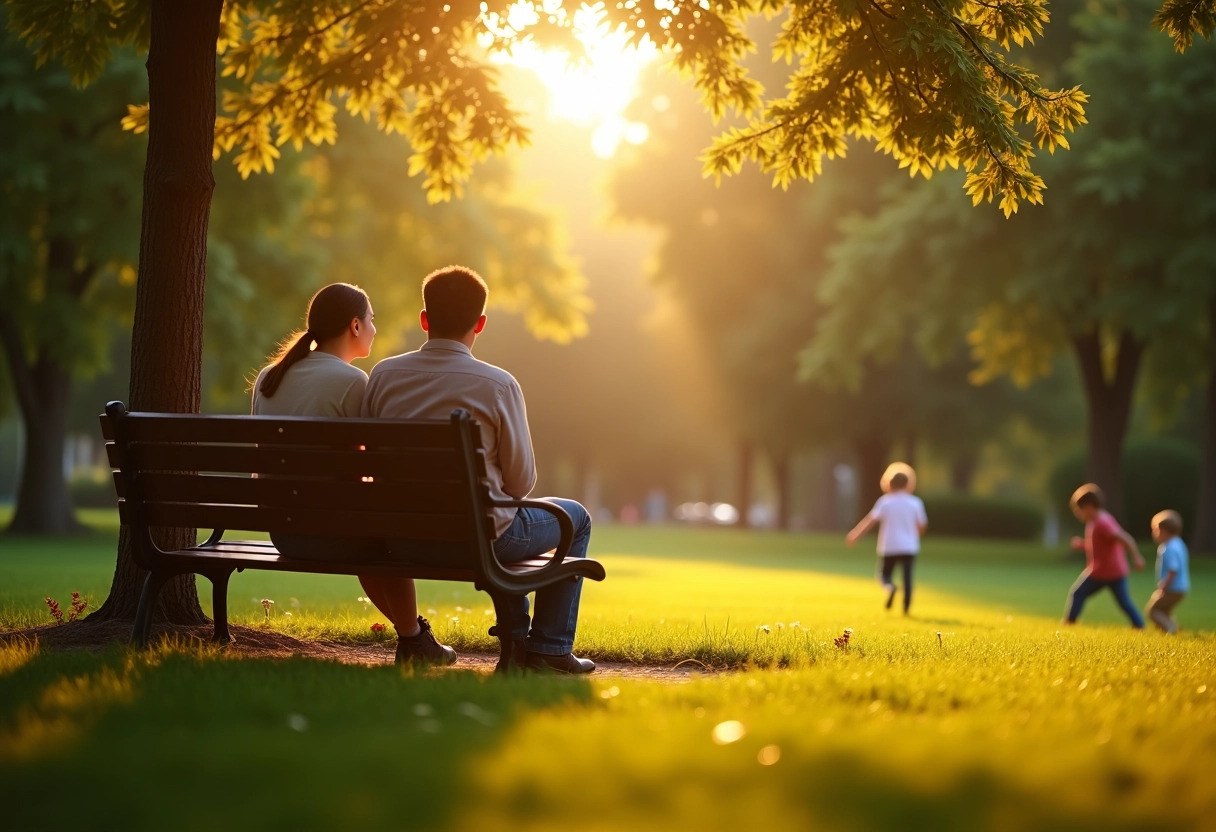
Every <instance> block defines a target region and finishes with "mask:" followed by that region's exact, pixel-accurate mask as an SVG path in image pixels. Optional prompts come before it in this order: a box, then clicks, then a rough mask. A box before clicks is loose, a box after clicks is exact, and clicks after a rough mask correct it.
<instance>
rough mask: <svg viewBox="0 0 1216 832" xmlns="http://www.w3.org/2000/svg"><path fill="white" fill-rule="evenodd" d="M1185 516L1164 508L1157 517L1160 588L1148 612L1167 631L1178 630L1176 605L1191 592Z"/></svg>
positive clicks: (1150, 600)
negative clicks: (1185, 537)
mask: <svg viewBox="0 0 1216 832" xmlns="http://www.w3.org/2000/svg"><path fill="white" fill-rule="evenodd" d="M1181 534H1182V517H1181V516H1180V515H1179V514H1178V512H1176V511H1161V512H1158V513H1157V514H1156V515H1154V516H1153V540H1155V541H1157V543H1158V544H1159V545H1158V547H1157V590H1156V591H1155V592H1154V593H1153V597H1152V598H1150V599H1149V601H1148V606H1147V607H1146V608H1145V610H1144V612H1145V614H1146V615H1147V616H1148V617H1149V618H1150V619H1151V620H1152V622H1153V623H1154V624H1156V625H1157V626H1158V627H1160V628H1161V629H1162V630H1164V631H1165V632H1167V633H1176V632H1178V621H1177V620H1176V619H1175V618H1174V607H1176V606H1178V604H1179V602H1181V601H1182V599H1183V598H1185V597H1186V594H1187V593H1188V592H1190V591H1191V574H1190V570H1189V569H1188V568H1187V557H1188V553H1187V549H1186V544H1185V543H1183V542H1182V538H1181V537H1180V535H1181Z"/></svg>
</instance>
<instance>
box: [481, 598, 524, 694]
mask: <svg viewBox="0 0 1216 832" xmlns="http://www.w3.org/2000/svg"><path fill="white" fill-rule="evenodd" d="M490 598H491V599H492V600H493V602H494V612H495V618H496V619H497V623H496V624H495V625H494V626H493V627H491V628H490V635H492V636H497V637H498V664H497V665H496V666H495V667H494V672H495V673H499V674H504V673H517V672H520V671H522V670H523V669H524V665H525V663H526V661H527V658H528V646H527V642H526V641H524V640H523V639H519V638H512V637H511V621H512V616H514V615H516V614H517V611H516V610H514V609H512V608H510V607H508V606H507V605H506V604H505V603H504V601H505V599H503V598H501V597H500V596H498V595H490ZM525 616H526V613H525Z"/></svg>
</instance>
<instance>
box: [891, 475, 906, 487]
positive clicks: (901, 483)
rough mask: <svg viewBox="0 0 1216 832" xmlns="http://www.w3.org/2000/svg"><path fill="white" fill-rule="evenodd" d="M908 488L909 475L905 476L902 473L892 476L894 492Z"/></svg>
mask: <svg viewBox="0 0 1216 832" xmlns="http://www.w3.org/2000/svg"><path fill="white" fill-rule="evenodd" d="M907 487H908V475H907V474H905V473H903V472H902V471H901V472H900V473H898V474H894V475H892V477H891V489H892V490H895V489H900V488H907Z"/></svg>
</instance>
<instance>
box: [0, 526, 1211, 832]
mask: <svg viewBox="0 0 1216 832" xmlns="http://www.w3.org/2000/svg"><path fill="white" fill-rule="evenodd" d="M90 519H91V520H92V521H93V522H95V523H97V524H98V525H99V526H101V527H102V528H101V530H100V531H99V532H98V534H97V535H96V536H95V537H93V538H87V539H83V540H80V539H77V540H67V541H65V540H49V541H35V540H28V539H27V540H18V539H12V538H8V539H4V538H0V626H6V627H13V626H19V625H21V624H24V623H30V622H35V621H39V622H40V621H43V620H46V618H45V616H46V613H45V609H44V608H43V607H42V598H43V597H45V596H46V595H53V596H55V597H57V598H59V599H60V600H61V601H63V600H64V598H65V597H66V596H67V595H68V593H69V592H71V591H72V590H79V591H81V592H82V593H84V594H86V595H90V596H92V597H93V598H94V599H96V600H98V601H100V599H101V598H102V597H104V594H105V592H106V590H107V588H108V585H109V579H110V573H111V570H112V567H113V546H114V542H113V526H112V524H113V519H112V515H106V514H104V513H103V514H99V515H95V516H93V517H91V518H90ZM593 550H594V552H595V554H596V556H597V557H600V558H601V559H602V560H603V561H604V562H605V564H606V565H607V567H608V572H609V579H608V581H606V582H605V583H603V584H594V583H588V584H587V585H586V586H585V589H584V593H583V616H582V625H581V627H580V632H579V644H578V649H579V650H580V652H585V653H586V654H589V655H592V656H597V657H601V658H616V659H626V660H634V661H641V662H659V663H670V664H674V663H675V662H676V661H679V660H682V659H687V658H694V659H698V660H700V661H702V662H704V663H706V664H710V665H737V664H741V663H742V664H746V665H749V666H750V667H751V668H752V669H751V670H748V671H746V672H742V673H734V674H727V675H709V676H705V677H701V678H696V679H693V680H691V681H689V682H686V683H676V684H671V683H664V682H654V681H642V680H636V679H623V678H613V677H610V676H602V677H592V678H591V679H583V680H570V679H551V678H534V677H529V678H523V679H495V678H486V677H482V676H479V675H477V674H475V673H473V672H469V671H446V672H439V673H436V674H433V675H420V676H413V675H409V674H403V673H401V672H400V671H398V670H396V669H395V668H392V667H377V668H364V667H350V666H342V665H337V664H331V663H325V662H318V661H315V660H304V659H299V660H292V661H277V662H276V661H263V660H250V659H231V658H225V656H224V655H223V654H222V652H219V651H211V650H205V651H191V650H184V649H174V648H163V649H161V650H159V651H156V652H153V653H149V654H132V653H129V652H127V651H125V650H121V649H117V648H116V649H115V650H114V651H113V652H110V653H108V654H104V655H90V654H46V653H40V652H38V651H37V649H36V648H28V647H27V648H21V647H15V648H8V649H7V650H4V651H3V652H0V798H5V799H4V800H3V805H4V807H5V808H4V809H3V810H0V818H2V819H3V820H0V825H3V826H4V827H5V828H12V829H27V828H33V827H34V825H35V824H44V823H45V822H46V820H47V818H49V817H51V816H56V815H57V813H59V812H61V811H62V807H67V806H72V807H75V809H76V811H77V812H78V814H79V817H80V818H81V819H87V822H88V823H89V824H90V825H95V826H99V827H100V828H107V829H109V828H128V829H145V828H148V829H151V828H158V827H161V826H166V825H171V826H172V827H175V828H179V829H185V830H192V829H199V830H203V829H207V830H211V829H215V828H217V827H221V828H222V827H224V826H228V827H235V828H256V829H345V828H357V827H364V826H375V827H387V828H410V829H427V830H441V829H442V830H446V829H452V830H457V829H477V830H499V829H502V830H506V829H540V830H549V829H553V830H558V829H561V830H567V829H571V828H575V829H580V830H581V829H593V830H600V829H602V830H618V829H627V828H630V827H632V828H634V829H791V830H795V829H797V830H803V829H812V828H813V829H830V830H834V829H840V830H855V829H870V828H899V829H925V830H974V829H1010V830H1016V829H1026V830H1039V829H1069V830H1085V829H1095V830H1097V829H1102V830H1124V829H1126V830H1133V829H1150V828H1159V829H1206V828H1216V820H1214V818H1216V788H1213V787H1212V786H1211V783H1210V781H1211V776H1210V771H1211V769H1212V768H1213V764H1214V763H1216V678H1214V677H1216V670H1214V667H1216V636H1214V635H1213V634H1212V632H1211V631H1212V630H1216V610H1213V604H1212V600H1211V599H1212V597H1213V595H1212V591H1211V589H1210V587H1212V586H1213V585H1216V568H1213V564H1211V563H1208V562H1202V561H1201V562H1199V563H1196V564H1194V570H1193V571H1194V574H1193V579H1194V582H1195V584H1196V587H1197V590H1196V592H1195V593H1193V595H1192V597H1190V598H1188V599H1187V601H1186V602H1185V603H1184V604H1183V605H1182V606H1181V607H1180V608H1179V615H1180V618H1181V620H1182V622H1183V625H1184V627H1186V631H1185V632H1184V633H1183V634H1181V635H1180V636H1178V637H1175V638H1168V637H1164V636H1161V635H1159V634H1157V633H1152V632H1150V633H1136V632H1132V631H1130V629H1128V628H1127V627H1126V626H1125V625H1124V624H1123V623H1122V622H1121V620H1120V615H1119V613H1118V612H1117V611H1116V610H1115V609H1114V604H1113V601H1112V600H1110V599H1109V598H1106V597H1097V598H1095V599H1094V600H1093V601H1091V603H1090V608H1089V609H1087V610H1086V615H1085V618H1084V626H1081V627H1078V628H1074V629H1066V628H1061V627H1060V626H1059V624H1058V618H1059V614H1060V611H1061V608H1062V606H1063V602H1064V595H1065V593H1066V592H1067V589H1068V586H1069V584H1070V583H1071V582H1072V580H1073V579H1074V578H1075V577H1076V574H1077V572H1078V571H1079V570H1080V566H1079V564H1078V563H1077V562H1076V561H1075V560H1069V559H1067V558H1066V557H1065V556H1064V554H1063V553H1062V552H1060V551H1046V550H1043V549H1042V548H1041V547H1036V546H1024V545H1006V544H992V543H973V542H966V541H952V540H937V539H932V538H931V539H930V540H929V541H928V543H927V546H926V551H925V553H924V558H923V561H922V563H921V565H920V571H919V573H918V576H917V577H918V579H919V581H920V583H919V586H918V590H917V596H916V601H915V603H914V608H913V612H914V615H913V617H911V618H904V617H902V616H900V615H898V614H895V615H892V614H890V613H886V612H885V611H884V610H882V609H881V605H880V598H879V590H878V588H877V587H876V586H875V585H874V583H873V580H872V571H873V555H872V553H871V552H872V549H871V548H869V547H867V548H866V549H865V550H863V549H862V548H861V547H859V548H858V549H856V550H848V549H846V548H845V547H844V546H843V543H842V542H841V541H840V540H839V539H837V538H835V537H831V538H828V537H822V536H806V535H777V534H753V535H747V534H740V533H736V532H732V531H722V530H692V529H674V528H673V529H650V528H623V527H604V528H602V529H599V530H597V532H596V536H595V540H594V542H593ZM205 588H206V582H205V581H204V582H202V583H200V590H204V589H205ZM1150 589H1151V579H1150V578H1149V577H1148V576H1146V575H1137V576H1136V578H1135V581H1134V585H1133V595H1134V597H1136V598H1137V600H1139V601H1140V602H1143V601H1144V600H1146V599H1147V596H1148V594H1149V591H1150ZM360 594H361V592H360V590H359V587H358V584H357V583H356V582H355V581H354V580H353V579H343V578H334V577H321V576H304V575H275V574H271V573H246V574H244V575H240V576H236V577H235V578H234V579H233V583H232V589H231V605H232V608H233V610H234V617H235V618H237V619H239V620H241V621H242V622H243V623H249V624H256V623H257V622H258V620H259V619H260V618H261V619H263V621H264V616H263V612H262V608H261V606H260V604H255V603H254V601H255V599H256V600H257V601H260V599H261V598H272V599H274V600H275V601H276V604H275V607H274V610H275V613H274V614H273V617H272V620H271V621H270V622H269V623H268V624H264V626H270V627H274V628H277V629H282V630H285V631H288V632H293V633H295V634H298V635H305V636H322V637H326V638H333V639H348V640H355V639H370V638H371V632H370V625H371V623H372V622H374V621H376V620H377V616H376V614H375V612H374V611H369V610H367V609H365V608H364V607H363V605H362V604H360V603H359V602H357V601H356V598H357V597H358V596H359V595H360ZM419 594H420V598H421V605H422V606H423V608H424V614H427V615H429V617H431V618H432V620H433V621H434V622H435V623H436V625H437V630H438V631H439V632H440V635H441V636H442V637H443V638H444V639H445V640H448V641H450V642H451V643H453V644H454V645H455V646H456V647H457V648H458V649H465V650H468V649H474V648H480V649H487V650H488V649H490V648H491V647H492V643H491V640H490V639H489V638H488V636H486V634H485V630H486V627H487V626H488V625H489V623H490V617H489V616H488V615H485V611H486V610H487V609H488V608H489V604H488V601H487V599H486V598H485V597H484V596H482V595H479V594H478V593H475V592H473V591H472V590H471V589H467V588H464V587H459V586H454V585H447V584H427V585H423V586H420V589H419ZM293 598H294V599H296V602H297V604H298V605H294V606H293V604H292V599H293ZM430 610H434V612H433V613H431V612H429V611H430ZM288 612H291V613H292V614H291V615H290V616H288V615H287V614H286V613H288ZM764 627H767V630H765V629H763V628H764ZM845 627H851V628H853V630H854V634H853V638H852V643H851V645H850V647H849V649H847V650H841V649H838V648H836V647H835V646H834V645H833V643H832V639H833V637H835V636H838V635H839V634H840V631H841V630H842V629H843V628H845Z"/></svg>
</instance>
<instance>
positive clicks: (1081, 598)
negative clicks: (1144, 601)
mask: <svg viewBox="0 0 1216 832" xmlns="http://www.w3.org/2000/svg"><path fill="white" fill-rule="evenodd" d="M1104 589H1109V590H1110V591H1111V592H1112V593H1113V594H1114V596H1115V603H1117V604H1118V605H1119V609H1121V610H1123V614H1124V615H1126V616H1127V617H1128V619H1129V620H1130V621H1131V622H1132V626H1133V627H1135V628H1136V629H1138V630H1139V629H1143V627H1144V618H1143V617H1142V616H1141V615H1140V610H1138V609H1136V605H1135V604H1133V603H1132V596H1131V594H1130V593H1129V592H1128V591H1127V578H1116V579H1114V580H1112V581H1104V580H1100V579H1098V578H1095V577H1093V576H1092V575H1090V574H1089V572H1082V573H1081V577H1080V578H1079V579H1078V580H1077V582H1076V583H1075V584H1073V586H1072V590H1071V591H1070V592H1069V593H1068V623H1069V624H1072V623H1074V622H1076V620H1077V618H1078V617H1080V615H1081V608H1082V607H1084V606H1085V602H1086V601H1087V600H1088V599H1089V596H1091V595H1093V594H1095V593H1098V592H1101V591H1102V590H1104Z"/></svg>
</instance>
